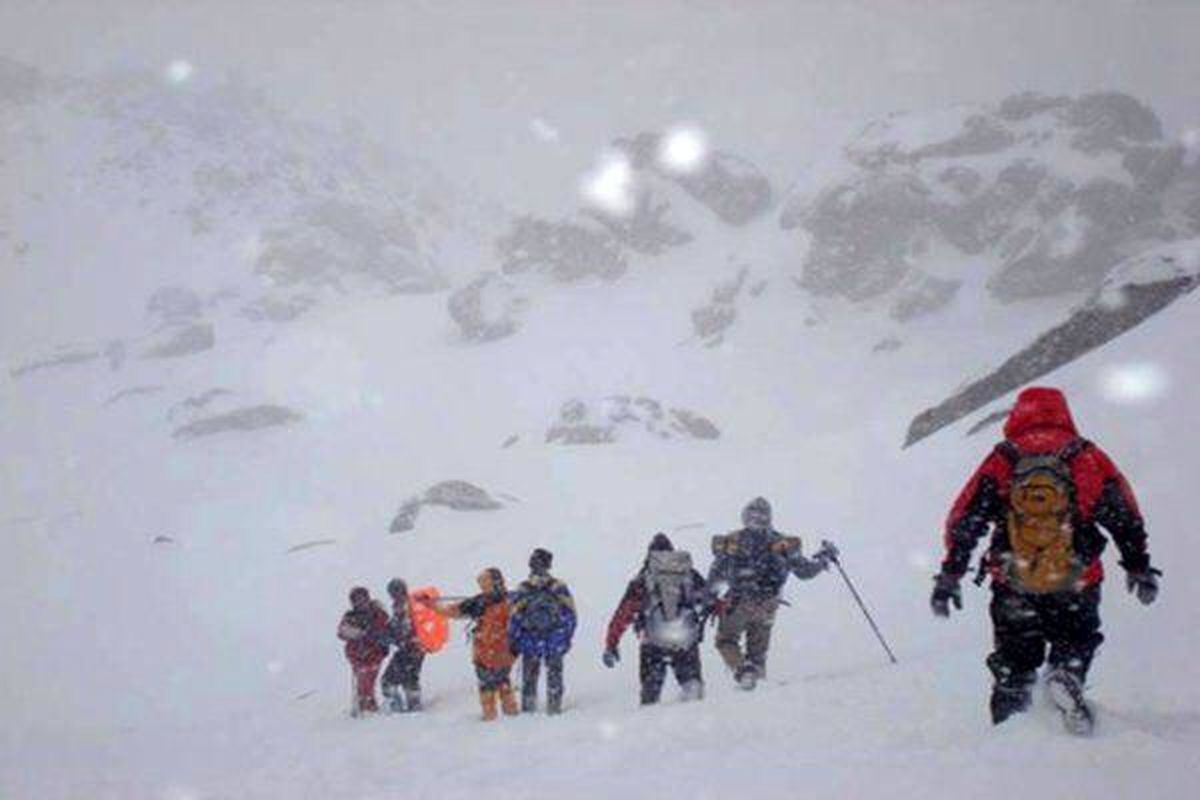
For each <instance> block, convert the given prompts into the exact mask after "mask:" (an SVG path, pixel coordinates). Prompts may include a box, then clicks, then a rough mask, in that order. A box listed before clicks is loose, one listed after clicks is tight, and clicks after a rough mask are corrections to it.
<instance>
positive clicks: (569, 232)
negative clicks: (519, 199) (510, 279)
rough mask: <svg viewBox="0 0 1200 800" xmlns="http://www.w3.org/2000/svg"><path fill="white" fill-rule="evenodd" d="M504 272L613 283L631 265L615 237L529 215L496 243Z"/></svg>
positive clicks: (564, 280)
mask: <svg viewBox="0 0 1200 800" xmlns="http://www.w3.org/2000/svg"><path fill="white" fill-rule="evenodd" d="M496 254H497V256H498V257H499V259H500V269H501V270H502V271H503V272H504V274H506V275H516V274H521V273H525V272H535V273H540V274H544V275H548V276H550V277H552V278H554V279H555V280H558V281H562V282H564V283H570V282H574V281H578V280H581V279H583V278H589V277H596V278H602V279H605V280H613V279H615V278H618V277H620V276H621V275H623V274H624V273H625V270H626V268H627V266H628V264H627V262H626V259H625V256H624V254H623V253H622V252H621V248H620V246H619V245H618V244H617V242H616V240H615V239H614V237H613V236H612V235H611V234H610V233H608V232H607V231H603V230H595V229H594V228H592V227H588V226H585V225H582V224H579V223H575V222H566V221H561V222H550V221H547V220H541V219H537V218H535V217H530V216H525V217H519V218H517V219H516V220H515V221H514V222H513V225H512V229H511V230H510V231H509V232H508V233H507V234H505V235H504V236H502V237H500V239H498V240H497V241H496Z"/></svg>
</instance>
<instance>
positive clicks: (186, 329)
mask: <svg viewBox="0 0 1200 800" xmlns="http://www.w3.org/2000/svg"><path fill="white" fill-rule="evenodd" d="M216 342H217V337H216V334H215V333H214V331H213V326H212V324H211V323H208V322H197V323H195V324H192V325H179V326H172V327H169V328H166V329H165V330H163V331H160V332H159V333H158V334H156V335H155V341H154V343H153V344H151V345H150V346H149V347H147V348H146V350H145V351H144V352H143V353H142V357H143V358H181V357H183V356H190V355H195V354H196V353H203V352H204V351H205V350H211V349H212V348H213V345H215V344H216Z"/></svg>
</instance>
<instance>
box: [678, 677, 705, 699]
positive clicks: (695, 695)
mask: <svg viewBox="0 0 1200 800" xmlns="http://www.w3.org/2000/svg"><path fill="white" fill-rule="evenodd" d="M682 699H683V702H685V703H686V702H689V701H691V700H703V699H704V684H703V683H701V682H700V681H688V682H687V683H685V684H684V685H683V696H682Z"/></svg>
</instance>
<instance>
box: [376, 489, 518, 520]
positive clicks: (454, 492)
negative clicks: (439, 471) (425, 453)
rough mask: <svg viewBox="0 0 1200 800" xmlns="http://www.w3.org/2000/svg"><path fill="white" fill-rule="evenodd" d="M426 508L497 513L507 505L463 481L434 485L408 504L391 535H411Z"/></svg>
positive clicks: (411, 499)
mask: <svg viewBox="0 0 1200 800" xmlns="http://www.w3.org/2000/svg"><path fill="white" fill-rule="evenodd" d="M426 506H438V507H441V508H448V509H450V510H451V511H496V510H498V509H501V508H503V507H504V504H503V503H501V502H500V501H499V500H496V499H495V498H493V497H492V496H491V494H489V493H488V491H487V490H486V489H482V488H480V487H479V486H476V485H475V484H473V483H469V482H467V481H463V480H448V481H441V482H440V483H435V484H434V485H433V486H430V487H429V488H428V489H426V490H425V491H424V492H423V493H422V494H419V495H416V496H414V497H411V498H409V499H408V500H405V501H404V503H403V504H401V506H400V510H399V511H397V512H396V516H395V517H393V518H392V524H391V525H390V526H389V528H388V531H389V532H390V533H403V532H405V531H410V530H412V529H413V528H414V527H416V524H417V517H418V516H419V515H420V513H421V509H422V508H424V507H426Z"/></svg>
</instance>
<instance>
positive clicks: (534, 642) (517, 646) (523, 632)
mask: <svg viewBox="0 0 1200 800" xmlns="http://www.w3.org/2000/svg"><path fill="white" fill-rule="evenodd" d="M570 598H571V595H570V593H569V592H568V591H567V587H566V586H564V585H563V584H561V583H559V582H558V581H556V580H553V579H551V580H548V581H545V582H542V583H538V584H534V585H528V584H526V585H525V586H523V587H522V589H521V591H520V592H518V594H517V600H516V602H515V603H514V604H513V612H512V616H511V617H509V620H508V641H509V644H510V645H511V646H512V649H513V652H515V653H518V654H520V655H523V656H541V657H545V656H559V655H562V654H563V653H565V652H567V651H568V650H570V649H571V637H572V636H574V634H575V610H574V608H572V604H571V599H570Z"/></svg>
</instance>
